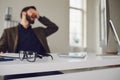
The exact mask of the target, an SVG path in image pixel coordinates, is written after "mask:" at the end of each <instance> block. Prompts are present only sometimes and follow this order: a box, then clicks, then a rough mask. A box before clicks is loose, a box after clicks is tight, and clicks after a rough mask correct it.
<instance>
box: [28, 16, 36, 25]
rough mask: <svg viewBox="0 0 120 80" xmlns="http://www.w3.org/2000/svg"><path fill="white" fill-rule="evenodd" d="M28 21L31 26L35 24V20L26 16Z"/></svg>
mask: <svg viewBox="0 0 120 80" xmlns="http://www.w3.org/2000/svg"><path fill="white" fill-rule="evenodd" d="M26 19H27V21H28V22H29V23H30V24H34V20H31V19H30V16H29V15H26Z"/></svg>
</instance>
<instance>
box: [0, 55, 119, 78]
mask: <svg viewBox="0 0 120 80" xmlns="http://www.w3.org/2000/svg"><path fill="white" fill-rule="evenodd" d="M53 58H54V60H51V58H44V59H42V60H40V59H37V61H36V62H27V61H26V60H24V61H20V60H19V59H16V60H14V61H7V62H0V76H4V75H12V74H23V73H34V72H44V71H55V70H69V69H80V68H91V67H103V66H110V65H118V64H120V56H96V55H94V54H90V55H87V56H86V57H85V58H69V57H59V56H58V55H57V54H53Z"/></svg>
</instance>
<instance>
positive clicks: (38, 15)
mask: <svg viewBox="0 0 120 80" xmlns="http://www.w3.org/2000/svg"><path fill="white" fill-rule="evenodd" d="M35 15H36V18H37V19H39V17H40V14H39V12H38V11H35Z"/></svg>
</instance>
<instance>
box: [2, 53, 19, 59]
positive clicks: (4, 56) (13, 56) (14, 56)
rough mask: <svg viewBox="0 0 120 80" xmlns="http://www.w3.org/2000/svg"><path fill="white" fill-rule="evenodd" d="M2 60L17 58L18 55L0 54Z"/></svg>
mask: <svg viewBox="0 0 120 80" xmlns="http://www.w3.org/2000/svg"><path fill="white" fill-rule="evenodd" d="M0 57H2V58H19V54H17V53H2V54H0Z"/></svg>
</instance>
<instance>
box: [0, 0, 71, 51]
mask: <svg viewBox="0 0 120 80" xmlns="http://www.w3.org/2000/svg"><path fill="white" fill-rule="evenodd" d="M68 1H69V0H0V35H1V34H2V32H3V29H4V12H5V9H6V8H7V7H12V8H13V11H12V12H13V14H12V17H13V18H12V19H13V20H17V21H20V11H21V9H22V8H23V7H25V6H28V5H35V6H36V8H37V10H38V11H39V13H40V15H42V16H46V17H48V18H49V19H50V20H51V21H53V22H55V23H56V24H57V25H58V26H59V31H58V32H56V33H55V34H53V35H51V36H50V37H48V43H49V47H50V49H51V51H52V52H58V53H65V52H68V51H69V2H68ZM39 25H42V24H40V23H39V22H38V21H36V22H35V24H34V25H33V27H35V26H39Z"/></svg>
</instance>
